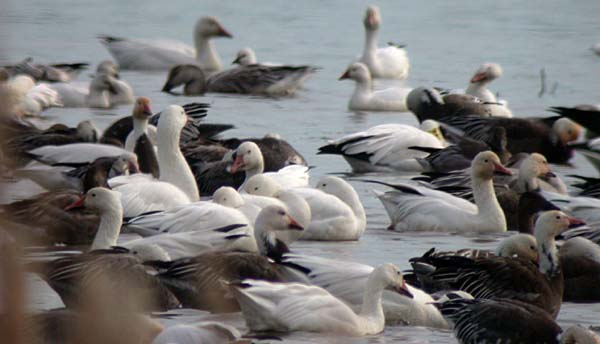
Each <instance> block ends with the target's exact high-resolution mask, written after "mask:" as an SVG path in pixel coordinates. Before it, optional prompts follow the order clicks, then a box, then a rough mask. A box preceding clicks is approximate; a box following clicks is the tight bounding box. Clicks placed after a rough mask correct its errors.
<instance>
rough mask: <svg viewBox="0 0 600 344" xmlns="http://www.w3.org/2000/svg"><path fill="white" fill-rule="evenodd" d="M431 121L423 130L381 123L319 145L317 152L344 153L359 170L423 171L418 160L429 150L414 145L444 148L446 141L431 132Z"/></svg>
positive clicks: (424, 124) (347, 159)
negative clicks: (415, 147) (419, 148)
mask: <svg viewBox="0 0 600 344" xmlns="http://www.w3.org/2000/svg"><path fill="white" fill-rule="evenodd" d="M430 122H433V121H426V122H423V124H422V128H423V130H422V129H419V128H415V127H413V126H410V125H405V124H382V125H377V126H374V127H372V128H369V129H367V130H365V131H360V132H357V133H353V134H349V135H345V136H343V137H341V138H339V139H337V140H333V141H330V142H329V144H328V145H325V146H322V147H319V152H318V153H317V154H339V155H342V156H343V157H344V159H345V160H346V161H347V162H348V163H349V164H350V166H351V167H352V170H353V171H354V172H357V173H364V172H392V171H407V170H408V171H413V170H415V169H416V170H417V171H419V170H420V169H419V166H420V165H419V164H418V163H417V161H418V160H419V158H424V157H425V156H426V155H427V153H424V152H422V151H420V150H413V149H411V148H410V147H413V146H418V147H424V148H433V149H442V148H443V147H444V144H443V142H442V141H441V140H440V139H439V138H438V137H436V136H435V135H434V134H431V131H433V130H436V127H435V126H430V127H428V126H429V123H430ZM425 128H427V129H429V130H425ZM431 128H433V129H431Z"/></svg>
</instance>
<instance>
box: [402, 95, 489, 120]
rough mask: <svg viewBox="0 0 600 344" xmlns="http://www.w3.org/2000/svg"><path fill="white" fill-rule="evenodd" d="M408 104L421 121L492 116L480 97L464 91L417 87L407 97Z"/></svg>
mask: <svg viewBox="0 0 600 344" xmlns="http://www.w3.org/2000/svg"><path fill="white" fill-rule="evenodd" d="M406 106H407V107H408V109H409V110H410V111H411V112H413V113H414V114H415V116H417V118H418V119H419V121H420V122H422V121H424V120H426V119H437V118H444V117H447V116H464V115H477V116H482V117H490V116H492V111H491V109H490V108H489V107H488V106H486V104H484V103H483V102H482V101H481V100H479V98H477V97H475V96H472V95H469V94H463V93H444V94H442V92H440V91H439V90H438V89H436V88H431V87H417V88H414V89H413V90H412V91H410V93H409V94H408V96H407V97H406Z"/></svg>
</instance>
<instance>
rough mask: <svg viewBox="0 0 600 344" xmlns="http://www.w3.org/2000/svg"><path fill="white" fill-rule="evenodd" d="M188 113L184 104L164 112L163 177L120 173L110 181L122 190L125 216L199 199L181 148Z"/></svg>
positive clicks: (159, 130) (160, 137)
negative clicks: (180, 142)
mask: <svg viewBox="0 0 600 344" xmlns="http://www.w3.org/2000/svg"><path fill="white" fill-rule="evenodd" d="M186 122H187V115H186V114H185V111H184V110H183V108H182V107H181V106H178V105H170V106H168V107H167V108H166V109H165V110H164V111H163V112H162V114H161V116H160V119H159V120H158V128H157V141H158V142H157V143H158V144H157V150H158V152H157V153H158V154H157V155H158V167H159V171H160V179H159V180H155V179H153V178H152V177H151V176H147V175H131V176H127V177H126V176H121V177H116V178H113V179H111V180H109V185H110V186H111V187H112V188H113V189H115V190H117V191H120V192H121V194H122V197H121V201H122V202H123V208H124V209H125V216H126V217H133V216H136V215H139V214H142V213H145V212H148V211H155V210H164V209H168V208H171V207H175V206H179V205H183V204H188V203H190V202H195V201H199V200H200V194H199V192H198V186H197V184H196V180H195V179H194V175H193V174H192V171H191V169H190V167H189V165H188V164H187V162H186V160H185V157H184V156H183V154H182V153H181V149H180V148H179V137H180V135H181V129H183V127H184V126H185V123H186Z"/></svg>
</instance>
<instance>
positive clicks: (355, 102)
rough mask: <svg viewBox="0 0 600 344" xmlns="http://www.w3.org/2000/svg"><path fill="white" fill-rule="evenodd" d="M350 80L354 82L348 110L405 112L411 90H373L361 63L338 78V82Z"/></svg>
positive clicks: (365, 69)
mask: <svg viewBox="0 0 600 344" xmlns="http://www.w3.org/2000/svg"><path fill="white" fill-rule="evenodd" d="M344 79H352V80H354V81H355V82H356V86H355V87H354V92H353V93H352V97H351V98H350V101H349V102H348V109H350V110H359V111H360V110H363V111H399V112H407V111H408V107H407V105H406V97H407V96H408V94H409V93H410V91H412V88H406V87H403V88H400V87H390V88H386V89H383V90H373V81H372V80H371V73H370V72H369V69H368V68H367V66H365V65H364V64H363V63H360V62H355V63H353V64H351V65H350V67H348V69H347V70H346V71H345V72H344V74H342V76H340V78H339V80H344Z"/></svg>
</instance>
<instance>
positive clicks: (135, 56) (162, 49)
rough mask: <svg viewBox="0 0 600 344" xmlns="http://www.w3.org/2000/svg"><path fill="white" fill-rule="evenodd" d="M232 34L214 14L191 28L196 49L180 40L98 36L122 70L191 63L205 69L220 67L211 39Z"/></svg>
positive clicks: (165, 68)
mask: <svg viewBox="0 0 600 344" xmlns="http://www.w3.org/2000/svg"><path fill="white" fill-rule="evenodd" d="M216 37H232V36H231V34H230V33H229V32H228V31H227V30H226V29H225V28H224V27H223V25H221V23H220V22H219V20H218V19H217V18H215V17H203V18H200V19H199V20H198V22H196V26H195V27H194V44H195V49H193V48H192V47H189V46H187V45H185V44H183V43H180V42H172V41H164V40H141V39H124V38H117V37H111V36H100V37H99V38H100V41H101V42H102V43H103V44H104V45H105V46H106V48H107V49H108V51H109V52H110V54H111V55H112V56H113V58H114V59H115V60H116V61H117V63H118V64H119V66H120V67H121V68H122V69H133V70H167V69H169V68H171V67H173V66H174V65H177V64H184V63H191V64H195V65H198V66H200V68H202V69H204V70H206V71H207V72H218V71H220V70H221V69H222V68H223V66H222V63H221V59H220V58H219V55H218V54H217V51H216V49H215V48H214V46H213V44H212V42H211V39H212V38H216Z"/></svg>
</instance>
